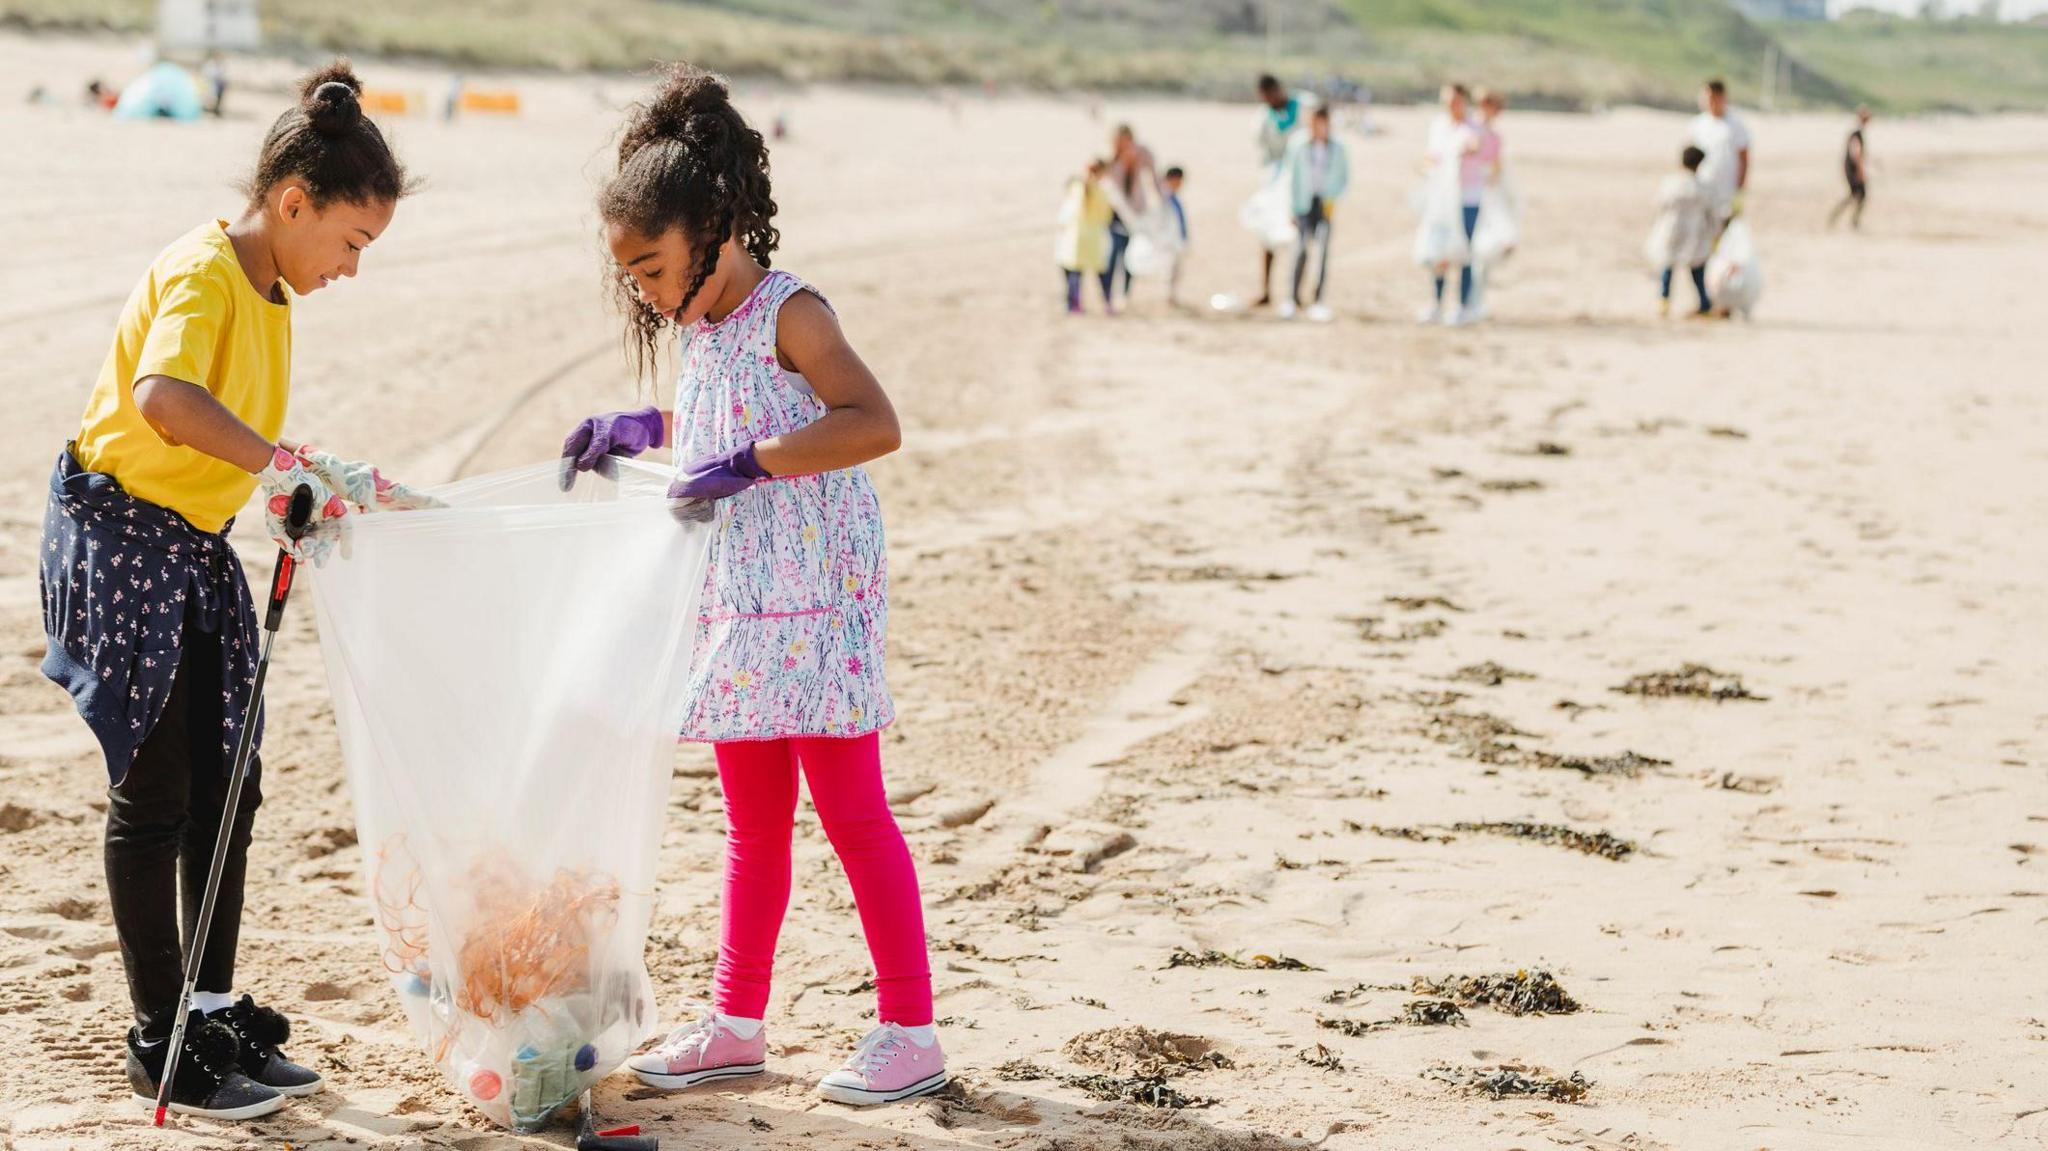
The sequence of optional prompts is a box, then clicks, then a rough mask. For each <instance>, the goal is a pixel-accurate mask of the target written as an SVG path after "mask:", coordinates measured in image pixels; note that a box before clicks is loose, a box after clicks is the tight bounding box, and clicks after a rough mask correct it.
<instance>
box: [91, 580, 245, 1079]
mask: <svg viewBox="0 0 2048 1151" xmlns="http://www.w3.org/2000/svg"><path fill="white" fill-rule="evenodd" d="M220 642H221V641H220V636H218V635H210V634H208V633H206V632H202V631H200V630H199V629H198V628H197V627H195V626H194V625H193V623H192V621H191V620H189V619H188V620H187V621H186V623H185V632H184V639H183V641H182V643H181V644H180V647H179V650H180V652H181V655H180V657H179V660H178V675H177V678H176V679H175V680H174V681H172V684H171V692H170V696H169V697H168V698H167V699H166V700H165V701H164V711H163V716H162V718H160V719H158V720H157V723H156V727H155V728H153V729H151V731H150V733H149V738H148V739H147V740H145V741H143V744H142V746H141V747H140V748H139V749H137V750H136V753H135V762H134V763H133V764H132V765H130V767H129V768H128V774H127V777H126V778H124V779H122V781H121V783H120V785H119V786H118V787H112V788H109V789H107V839H106V862H107V898H108V901H109V902H110V903H112V904H113V908H114V932H115V934H116V935H118V936H119V937H120V941H121V964H122V966H123V967H125V968H126V969H127V972H128V998H129V1000H130V1001H131V1002H132V1003H133V1004H134V1007H135V1022H136V1023H137V1024H138V1025H139V1026H140V1027H141V1028H142V1036H143V1038H145V1039H159V1038H163V1037H165V1036H168V1035H169V1034H170V1033H171V1024H172V1022H173V1019H172V1016H173V1015H174V1014H175V1012H176V1011H177V1007H178V993H179V991H181V990H182V989H183V983H184V978H185V949H184V946H183V945H181V943H180V938H179V934H178V932H179V928H180V926H181V924H180V920H181V919H182V926H183V929H184V937H183V938H184V940H185V941H188V942H189V941H190V940H191V938H192V936H193V935H194V934H195V931H194V929H195V928H196V927H197V925H198V923H199V903H200V900H201V899H202V898H203V897H204V895H205V893H206V872H207V868H208V866H209V865H210V864H211V863H212V862H213V846H214V841H215V839H216V838H218V836H219V834H220V817H221V810H222V808H223V807H224V806H225V805H226V802H227V788H228V768H229V756H228V755H227V754H225V753H224V752H223V751H222V749H221V735H222V731H223V728H224V726H225V724H226V719H225V717H224V714H223V713H224V711H225V708H224V706H223V704H222V700H221V675H222V671H221V658H222V653H221V646H220ZM260 777H261V771H260V767H259V764H258V763H257V761H256V760H255V759H253V758H252V759H251V760H250V763H249V779H248V781H247V782H246V783H244V784H243V785H242V800H241V805H240V808H239V810H238V811H237V813H236V818H235V826H234V831H233V834H231V835H230V836H229V837H228V854H227V866H226V868H225V869H224V870H223V871H222V872H221V883H220V894H219V896H218V898H217V900H216V903H215V906H214V909H213V927H212V929H211V930H210V931H209V932H208V933H207V937H206V952H205V957H204V960H203V962H201V964H200V967H199V984H198V987H197V990H200V991H212V992H219V993H225V992H228V991H232V990H234V985H235V945H236V942H237V941H238V939H239V937H240V935H241V926H242V880H243V877H244V875H245V873H246V872H247V869H248V853H249V828H250V826H251V825H252V824H253V823H254V822H255V819H256V808H257V806H258V805H259V804H261V803H262V802H263V789H262V787H261V786H260V784H259V780H260ZM180 880H182V881H183V882H182V884H181V883H180ZM181 886H182V888H183V890H182V892H181V891H180V887H181ZM181 894H182V896H183V899H182V906H183V915H182V916H180V914H179V908H180V903H181V901H180V895H181Z"/></svg>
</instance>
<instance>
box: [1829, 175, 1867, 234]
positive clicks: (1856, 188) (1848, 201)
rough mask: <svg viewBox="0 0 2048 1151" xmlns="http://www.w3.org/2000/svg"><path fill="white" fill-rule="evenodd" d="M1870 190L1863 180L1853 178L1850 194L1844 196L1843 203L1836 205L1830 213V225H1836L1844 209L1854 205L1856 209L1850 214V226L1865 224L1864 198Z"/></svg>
mask: <svg viewBox="0 0 2048 1151" xmlns="http://www.w3.org/2000/svg"><path fill="white" fill-rule="evenodd" d="M1869 192H1870V189H1869V188H1868V187H1867V186H1866V185H1865V184H1864V183H1863V182H1862V181H1861V180H1857V179H1853V178H1852V179H1851V180H1850V181H1849V194H1848V195H1847V196H1844V197H1843V198H1842V202H1841V203H1839V204H1836V205H1835V210H1834V211H1832V212H1829V213H1828V227H1830V228H1832V227H1834V226H1835V221H1836V220H1837V219H1839V218H1841V215H1842V212H1843V210H1844V209H1847V208H1849V207H1851V206H1854V207H1855V209H1856V210H1855V211H1854V212H1851V213H1850V214H1849V226H1850V227H1852V228H1861V227H1862V226H1863V198H1864V197H1865V196H1867V195H1868V194H1869Z"/></svg>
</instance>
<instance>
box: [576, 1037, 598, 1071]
mask: <svg viewBox="0 0 2048 1151" xmlns="http://www.w3.org/2000/svg"><path fill="white" fill-rule="evenodd" d="M595 1066H597V1048H596V1047H595V1046H593V1045H591V1044H589V1043H585V1044H584V1045H583V1046H581V1047H578V1048H577V1049H576V1070H578V1071H588V1070H590V1069H591V1068H592V1067H595Z"/></svg>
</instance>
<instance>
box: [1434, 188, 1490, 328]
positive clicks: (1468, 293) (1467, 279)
mask: <svg viewBox="0 0 2048 1151" xmlns="http://www.w3.org/2000/svg"><path fill="white" fill-rule="evenodd" d="M1459 216H1460V222H1461V223H1463V224H1464V226H1465V246H1466V248H1467V249H1468V250H1467V252H1466V254H1465V266H1464V267H1462V268H1459V269H1458V306H1459V307H1460V308H1462V307H1464V306H1465V305H1467V304H1470V303H1471V302H1472V254H1471V252H1470V250H1469V249H1470V248H1471V246H1472V233H1474V232H1476V231H1478V230H1479V205H1477V204H1466V205H1464V206H1463V207H1462V208H1461V209H1460V212H1459ZM1436 300H1437V303H1439V304H1441V303H1443V300H1444V278H1443V277H1442V276H1438V277H1437V278H1436Z"/></svg>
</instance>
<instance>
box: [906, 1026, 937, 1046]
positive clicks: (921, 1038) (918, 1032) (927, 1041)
mask: <svg viewBox="0 0 2048 1151" xmlns="http://www.w3.org/2000/svg"><path fill="white" fill-rule="evenodd" d="M896 1027H897V1029H898V1030H899V1031H902V1032H903V1033H904V1034H905V1035H908V1036H910V1041H911V1042H912V1043H915V1044H917V1045H918V1046H919V1047H930V1046H931V1045H932V1044H934V1043H937V1042H938V1041H939V1025H938V1024H936V1023H927V1024H925V1025H924V1026H922V1027H905V1026H903V1025H902V1024H901V1023H898V1024H897V1025H896Z"/></svg>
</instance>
